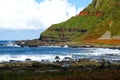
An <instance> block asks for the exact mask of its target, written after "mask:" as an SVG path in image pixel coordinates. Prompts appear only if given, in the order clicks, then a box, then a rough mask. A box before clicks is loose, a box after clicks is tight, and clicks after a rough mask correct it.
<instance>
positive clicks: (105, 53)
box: [0, 41, 120, 62]
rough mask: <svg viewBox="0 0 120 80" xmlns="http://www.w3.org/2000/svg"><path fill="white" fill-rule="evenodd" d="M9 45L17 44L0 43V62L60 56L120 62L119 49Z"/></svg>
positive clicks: (47, 58)
mask: <svg viewBox="0 0 120 80" xmlns="http://www.w3.org/2000/svg"><path fill="white" fill-rule="evenodd" d="M9 44H15V43H14V41H0V62H4V61H10V60H16V61H25V60H26V59H27V58H29V59H31V60H32V61H41V60H49V61H54V60H55V57H56V56H59V57H60V59H61V60H63V59H64V58H65V57H70V58H73V59H82V58H87V59H107V60H120V50H119V49H108V48H70V47H67V48H64V47H59V46H40V47H19V46H14V45H13V46H12V45H11V46H8V45H9Z"/></svg>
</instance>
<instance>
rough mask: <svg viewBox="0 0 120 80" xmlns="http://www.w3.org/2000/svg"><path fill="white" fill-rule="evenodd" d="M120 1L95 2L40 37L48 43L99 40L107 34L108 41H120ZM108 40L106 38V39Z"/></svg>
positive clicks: (96, 0)
mask: <svg viewBox="0 0 120 80" xmlns="http://www.w3.org/2000/svg"><path fill="white" fill-rule="evenodd" d="M119 30H120V0H93V2H92V3H91V4H90V5H89V6H88V7H87V8H85V9H84V10H83V11H82V12H80V13H79V14H78V15H76V16H74V17H72V18H70V19H69V20H67V21H65V22H62V23H60V24H54V25H52V26H50V27H49V28H48V29H47V30H46V31H45V32H43V33H42V34H41V36H40V40H42V41H48V42H68V41H70V42H75V41H81V40H97V39H104V38H101V37H102V36H103V35H105V34H106V32H109V33H110V34H109V35H108V36H110V37H109V38H108V39H120V31H119ZM105 39H106V38H105Z"/></svg>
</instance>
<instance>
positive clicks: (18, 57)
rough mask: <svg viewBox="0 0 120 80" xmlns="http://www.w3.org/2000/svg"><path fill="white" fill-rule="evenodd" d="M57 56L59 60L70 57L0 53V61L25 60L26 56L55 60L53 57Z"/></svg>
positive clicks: (35, 59)
mask: <svg viewBox="0 0 120 80" xmlns="http://www.w3.org/2000/svg"><path fill="white" fill-rule="evenodd" d="M56 56H59V57H60V60H63V59H64V58H65V57H66V56H67V57H71V56H70V55H41V54H40V55H39V54H38V55H34V54H33V55H9V54H8V55H0V62H4V61H10V60H16V61H25V60H26V59H27V58H29V59H31V60H32V61H41V60H49V61H55V59H54V58H55V57H56Z"/></svg>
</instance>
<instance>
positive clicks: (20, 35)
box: [0, 0, 92, 40]
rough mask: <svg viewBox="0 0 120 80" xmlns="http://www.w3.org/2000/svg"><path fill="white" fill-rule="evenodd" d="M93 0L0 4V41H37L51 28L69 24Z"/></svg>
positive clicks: (29, 0)
mask: <svg viewBox="0 0 120 80" xmlns="http://www.w3.org/2000/svg"><path fill="white" fill-rule="evenodd" d="M91 2H92V0H0V40H27V39H36V38H39V36H40V33H42V32H43V31H44V30H45V29H47V28H48V27H50V26H51V25H52V24H56V23H60V22H63V21H66V20H68V19H69V18H71V17H72V16H75V15H77V14H78V13H79V12H80V11H81V10H83V9H84V8H85V7H87V6H88V5H89V4H90V3H91Z"/></svg>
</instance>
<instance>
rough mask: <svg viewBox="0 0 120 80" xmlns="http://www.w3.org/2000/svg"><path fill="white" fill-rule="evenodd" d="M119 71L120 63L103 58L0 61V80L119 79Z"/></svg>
mask: <svg viewBox="0 0 120 80" xmlns="http://www.w3.org/2000/svg"><path fill="white" fill-rule="evenodd" d="M56 58H57V57H56ZM119 72H120V64H112V63H110V62H109V61H106V60H104V59H102V60H101V61H99V62H98V61H97V60H89V59H79V60H78V61H57V60H56V61H55V62H53V63H42V62H37V61H32V60H30V59H26V61H24V62H21V61H13V60H10V61H9V62H3V63H0V80H81V79H84V80H98V79H99V80H119V79H120V77H119ZM96 73H97V74H96ZM34 74H35V75H34ZM78 74H79V75H78ZM91 74H92V76H91ZM103 74H107V75H103ZM114 74H115V75H116V76H114ZM83 75H86V76H87V77H85V76H83ZM93 75H95V76H93ZM108 75H110V76H108ZM56 76H57V78H58V79H57V78H56ZM81 76H83V77H81ZM70 77H71V78H70Z"/></svg>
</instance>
